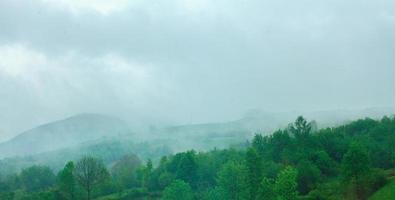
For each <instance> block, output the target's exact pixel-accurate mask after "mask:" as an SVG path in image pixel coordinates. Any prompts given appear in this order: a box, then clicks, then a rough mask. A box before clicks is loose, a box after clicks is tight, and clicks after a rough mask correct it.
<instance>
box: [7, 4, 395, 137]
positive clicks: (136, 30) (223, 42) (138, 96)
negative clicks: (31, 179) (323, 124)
mask: <svg viewBox="0 0 395 200" xmlns="http://www.w3.org/2000/svg"><path fill="white" fill-rule="evenodd" d="M105 2H106V1H101V0H99V1H89V3H87V4H85V3H81V2H80V1H63V0H61V1H54V0H46V1H39V0H36V1H27V2H26V1H14V0H13V1H11V0H4V1H1V2H0V27H1V31H0V53H1V55H0V58H1V60H2V61H0V87H1V90H0V95H1V99H0V107H1V108H2V112H1V113H0V119H1V121H2V122H1V124H0V127H1V128H0V133H1V134H3V135H4V137H8V136H10V135H12V134H15V133H16V132H18V131H21V130H23V129H26V128H29V127H31V126H33V125H35V124H37V123H44V122H46V121H49V120H53V119H56V118H62V117H64V116H67V115H72V114H75V113H78V112H103V113H109V114H114V115H118V116H121V117H123V118H128V119H130V120H131V121H133V120H135V118H138V117H145V118H150V119H156V120H159V119H166V120H170V121H172V122H174V123H190V122H204V121H218V120H229V119H233V118H237V117H238V116H240V115H241V114H242V113H243V112H245V111H246V110H248V109H251V108H261V109H265V110H272V111H278V110H281V111H287V110H317V109H320V110H322V109H337V108H360V107H370V106H395V104H394V103H393V102H395V92H394V91H395V90H394V89H395V79H394V78H393V74H395V67H394V66H393V65H394V64H395V57H394V52H395V40H394V39H395V38H394V35H395V3H394V2H393V1H390V0H379V1H367V0H366V1H356V0H354V1H347V2H345V1H340V0H334V1H312V0H302V1H290V0H280V1H273V0H270V1H269V0H265V1H258V0H256V1H255V0H253V1H228V0H226V1H225V0H218V1H208V0H207V1H204V0H201V1H199V0H189V1H181V0H169V1H154V0H145V1H140V0H138V1H129V2H128V1H120V2H119V3H116V4H111V3H105ZM107 2H108V1H107ZM110 4H111V5H110ZM17 61H20V62H17ZM133 116H134V117H133ZM137 116H138V117H137Z"/></svg>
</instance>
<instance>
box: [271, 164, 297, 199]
mask: <svg viewBox="0 0 395 200" xmlns="http://www.w3.org/2000/svg"><path fill="white" fill-rule="evenodd" d="M296 177H297V171H296V170H295V169H294V168H292V167H286V168H285V169H283V170H282V171H281V172H280V173H279V175H278V177H277V180H276V184H275V190H276V193H277V195H278V197H279V198H278V199H279V200H296V199H297V195H298V192H297V183H296Z"/></svg>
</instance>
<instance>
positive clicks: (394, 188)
mask: <svg viewBox="0 0 395 200" xmlns="http://www.w3.org/2000/svg"><path fill="white" fill-rule="evenodd" d="M394 199H395V179H392V180H391V182H389V183H388V184H387V185H385V186H384V187H383V188H381V189H380V190H378V191H377V192H376V193H374V194H373V195H372V196H371V197H370V198H369V200H394Z"/></svg>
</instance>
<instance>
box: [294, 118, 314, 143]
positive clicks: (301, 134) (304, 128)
mask: <svg viewBox="0 0 395 200" xmlns="http://www.w3.org/2000/svg"><path fill="white" fill-rule="evenodd" d="M289 129H290V131H291V132H292V133H293V134H294V136H295V138H297V139H301V138H306V137H307V136H308V135H309V134H310V131H311V124H310V123H307V121H306V119H304V118H303V116H299V117H298V118H296V120H295V123H294V124H291V125H290V127H289Z"/></svg>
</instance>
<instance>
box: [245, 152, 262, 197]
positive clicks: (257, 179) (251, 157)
mask: <svg viewBox="0 0 395 200" xmlns="http://www.w3.org/2000/svg"><path fill="white" fill-rule="evenodd" d="M246 166H247V185H248V189H249V195H250V196H249V199H251V200H255V199H256V195H257V191H258V188H259V185H260V183H261V179H262V160H261V158H260V157H259V156H258V154H257V152H256V151H255V149H254V148H249V149H248V150H247V154H246Z"/></svg>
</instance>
